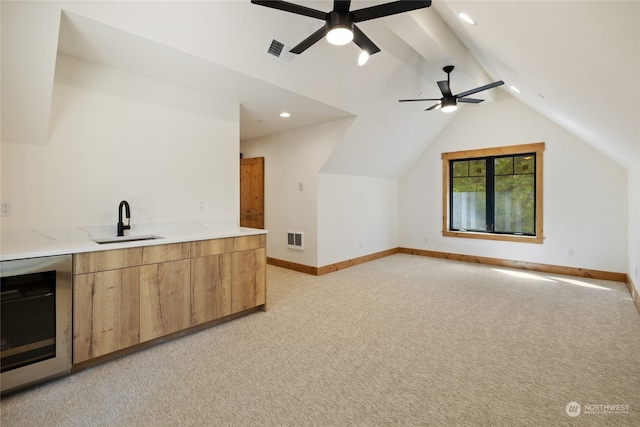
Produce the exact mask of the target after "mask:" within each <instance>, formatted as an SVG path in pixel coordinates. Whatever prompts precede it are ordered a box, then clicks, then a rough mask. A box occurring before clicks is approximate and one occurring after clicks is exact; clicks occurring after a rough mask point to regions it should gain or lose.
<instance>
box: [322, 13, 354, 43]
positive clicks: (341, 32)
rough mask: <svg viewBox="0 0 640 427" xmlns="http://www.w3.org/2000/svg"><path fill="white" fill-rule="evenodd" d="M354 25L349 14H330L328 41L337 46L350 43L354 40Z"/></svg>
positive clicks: (327, 25) (328, 19)
mask: <svg viewBox="0 0 640 427" xmlns="http://www.w3.org/2000/svg"><path fill="white" fill-rule="evenodd" d="M353 25H354V24H353V22H351V20H350V19H349V15H348V14H341V13H338V12H336V11H332V12H330V13H329V17H328V18H327V24H326V28H327V30H328V31H327V41H328V42H329V43H331V44H334V45H337V46H342V45H345V44H347V43H349V42H350V41H352V40H353Z"/></svg>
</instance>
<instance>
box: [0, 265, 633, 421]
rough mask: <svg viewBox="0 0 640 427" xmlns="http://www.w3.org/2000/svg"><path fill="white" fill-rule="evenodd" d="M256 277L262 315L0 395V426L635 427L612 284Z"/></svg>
mask: <svg viewBox="0 0 640 427" xmlns="http://www.w3.org/2000/svg"><path fill="white" fill-rule="evenodd" d="M267 278H268V286H269V289H268V299H269V311H268V312H266V313H263V312H258V313H254V314H251V315H249V316H246V317H243V318H241V319H237V320H235V321H232V322H229V323H226V324H222V325H219V326H216V327H214V328H211V329H208V330H205V331H202V332H199V333H195V334H192V335H189V336H186V337H183V338H180V339H177V340H174V341H171V342H168V343H164V344H162V345H159V346H156V347H154V348H151V349H148V350H145V351H142V352H140V353H136V354H134V355H131V356H127V357H123V358H120V359H118V360H115V361H112V362H108V363H106V364H103V365H100V366H97V367H95V368H92V369H89V370H86V371H83V372H80V373H78V374H75V375H72V376H70V377H66V378H63V379H60V380H57V381H54V382H51V383H48V384H46V385H43V386H40V387H36V388H33V389H30V390H28V391H25V392H21V393H18V394H15V395H12V396H8V397H6V398H3V399H2V401H1V402H0V406H1V416H2V418H1V419H0V424H1V425H2V426H3V427H4V426H6V427H9V426H83V427H86V426H119V427H120V426H218V425H219V426H253V425H261V426H349V425H353V426H412V425H424V426H563V425H567V426H571V425H576V426H584V425H587V426H589V425H594V426H602V425H606V426H638V425H640V315H639V314H638V312H637V310H636V308H635V306H634V304H633V302H632V301H631V298H630V296H629V294H628V292H627V290H626V286H625V285H624V284H622V283H616V282H607V281H599V280H585V279H578V278H574V277H567V276H558V275H549V274H538V273H526V272H523V271H521V270H509V269H498V268H493V267H488V266H481V265H475V264H468V263H460V262H455V261H446V260H437V259H430V258H424V257H418V256H412V255H403V254H397V255H393V256H390V257H386V258H383V259H380V260H377V261H373V262H370V263H367V264H363V265H359V266H356V267H352V268H349V269H346V270H341V271H338V272H335V273H331V274H328V275H324V276H320V277H315V276H309V275H305V274H301V273H297V272H293V271H290V270H285V269H282V268H278V267H273V266H269V267H268V270H267ZM571 402H576V404H578V405H579V407H578V408H579V409H580V413H579V414H578V415H577V416H570V415H569V414H571V415H576V414H577V411H576V406H575V405H573V408H572V409H573V412H571V411H569V414H568V413H567V405H568V404H570V403H571ZM607 405H608V406H607ZM613 405H616V406H613Z"/></svg>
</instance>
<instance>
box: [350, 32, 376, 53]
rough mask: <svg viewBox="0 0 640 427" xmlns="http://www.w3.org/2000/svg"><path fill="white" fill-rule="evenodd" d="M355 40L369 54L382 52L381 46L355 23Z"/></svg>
mask: <svg viewBox="0 0 640 427" xmlns="http://www.w3.org/2000/svg"><path fill="white" fill-rule="evenodd" d="M353 42H354V43H355V44H357V45H358V47H359V48H360V49H362V50H364V51H366V52H367V53H368V54H369V55H373V54H374V53H378V52H380V48H379V47H378V46H376V44H375V43H374V42H372V41H371V39H370V38H369V37H367V36H366V35H365V34H364V33H363V32H362V31H360V28H358V27H357V26H355V25H354V26H353Z"/></svg>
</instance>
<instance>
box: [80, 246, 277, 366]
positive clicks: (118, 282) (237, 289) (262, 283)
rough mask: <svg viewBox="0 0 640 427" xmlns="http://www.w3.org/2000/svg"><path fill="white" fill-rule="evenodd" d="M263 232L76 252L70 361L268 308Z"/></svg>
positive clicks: (82, 360) (92, 356) (81, 360)
mask: <svg viewBox="0 0 640 427" xmlns="http://www.w3.org/2000/svg"><path fill="white" fill-rule="evenodd" d="M265 244H266V236H265V235H264V234H260V235H252V236H240V237H229V238H223V239H211V240H205V241H196V242H187V243H173V244H161V245H153V246H144V247H135V248H127V249H114V250H106V251H99V252H89V253H82V254H76V255H74V267H73V268H74V277H73V363H75V364H77V363H81V362H85V361H87V360H90V359H92V358H95V357H98V356H103V355H106V354H109V353H112V352H114V351H118V350H122V349H125V348H128V347H131V346H134V345H136V344H140V343H143V342H146V341H150V340H153V339H156V338H160V337H163V336H166V335H169V334H172V333H174V332H179V331H183V330H186V329H189V328H190V327H193V326H197V325H201V324H204V323H207V322H210V321H213V320H216V319H220V318H223V317H225V316H229V315H231V314H235V313H239V312H242V311H244V310H248V309H251V308H255V307H259V306H262V308H263V309H264V308H265V307H266V251H265Z"/></svg>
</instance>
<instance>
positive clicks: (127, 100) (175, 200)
mask: <svg viewBox="0 0 640 427" xmlns="http://www.w3.org/2000/svg"><path fill="white" fill-rule="evenodd" d="M238 152H239V106H238V105H237V104H232V103H229V102H226V101H220V100H216V99H213V98H207V97H203V96H201V95H200V94H198V93H195V92H190V91H187V90H185V89H181V88H178V87H175V86H171V85H167V84H164V83H161V82H159V81H154V80H149V79H146V78H143V77H141V76H137V75H133V74H129V73H125V72H121V71H118V70H114V69H110V68H107V67H103V66H98V65H96V64H91V63H88V62H85V61H79V60H76V59H73V58H70V57H66V56H64V55H59V56H58V61H57V65H56V74H55V83H54V93H53V100H52V105H51V132H50V137H49V140H48V143H47V144H46V145H29V144H14V143H5V142H3V143H2V199H3V200H9V201H11V204H12V210H13V216H12V217H7V218H2V223H1V226H2V229H3V230H19V229H29V228H38V227H68V226H84V225H108V224H113V226H114V230H115V224H116V222H117V207H118V203H119V202H120V201H121V200H123V199H126V200H127V201H128V202H129V203H130V205H131V210H132V213H131V214H132V224H136V223H143V222H164V221H181V220H192V219H231V220H235V221H236V223H237V219H238V214H239V178H238V177H239V162H238ZM200 201H203V202H204V210H200V209H199V202H200Z"/></svg>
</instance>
